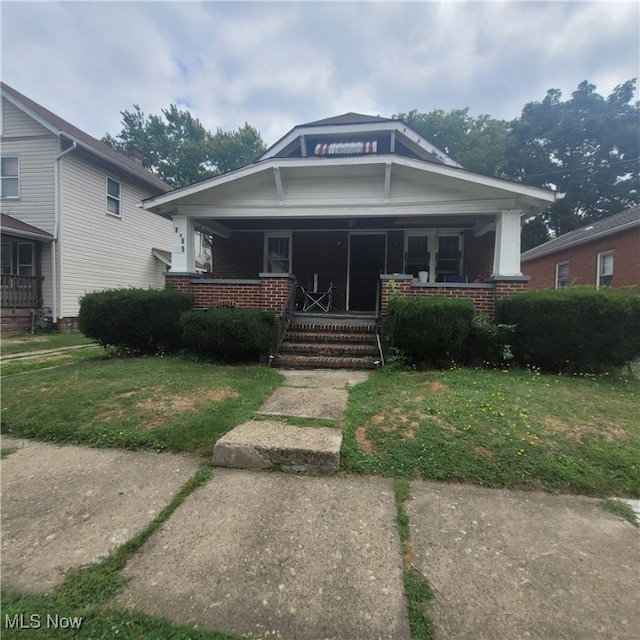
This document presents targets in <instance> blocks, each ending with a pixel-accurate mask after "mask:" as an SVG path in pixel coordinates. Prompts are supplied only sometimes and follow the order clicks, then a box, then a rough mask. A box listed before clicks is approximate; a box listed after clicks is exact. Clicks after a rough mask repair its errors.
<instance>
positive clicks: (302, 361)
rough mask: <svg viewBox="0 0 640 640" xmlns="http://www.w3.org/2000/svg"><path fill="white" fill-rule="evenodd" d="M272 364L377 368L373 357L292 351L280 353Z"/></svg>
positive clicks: (324, 367)
mask: <svg viewBox="0 0 640 640" xmlns="http://www.w3.org/2000/svg"><path fill="white" fill-rule="evenodd" d="M272 366H274V367H283V368H287V369H359V370H363V371H366V370H368V369H375V368H376V360H375V359H374V358H373V357H366V358H358V357H353V356H306V355H299V354H292V353H280V354H279V355H278V356H277V357H276V358H275V359H274V361H273V364H272Z"/></svg>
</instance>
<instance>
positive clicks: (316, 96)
mask: <svg viewBox="0 0 640 640" xmlns="http://www.w3.org/2000/svg"><path fill="white" fill-rule="evenodd" d="M0 17H1V22H2V31H1V35H2V44H1V55H2V68H1V74H2V80H3V81H4V82H6V83H8V84H9V85H11V86H13V87H14V88H15V89H17V90H18V91H21V92H22V93H24V94H25V95H27V96H28V97H30V98H32V99H34V100H35V101H37V102H39V103H40V104H42V105H43V106H45V107H47V108H48V109H50V110H51V111H53V112H54V113H56V114H57V115H59V116H61V117H63V118H65V119H66V120H68V121H70V122H71V123H73V124H75V125H76V126H78V127H80V128H81V129H83V130H85V131H86V132H87V133H90V134H91V135H94V136H96V137H98V138H99V137H101V136H102V135H104V134H105V133H106V132H111V133H117V132H118V131H119V130H120V114H119V112H120V111H121V110H123V109H132V106H133V105H134V104H139V105H140V107H141V108H142V109H143V111H144V112H145V113H160V110H161V109H162V108H163V107H167V106H168V105H169V104H172V103H173V104H177V105H179V106H181V107H182V108H187V109H189V110H190V111H191V113H192V114H193V115H195V116H196V117H198V118H200V120H201V121H202V122H203V124H204V125H205V126H206V127H208V128H210V129H212V130H215V128H216V127H221V128H222V129H225V130H227V129H235V128H237V127H238V126H241V125H242V124H244V122H249V123H250V124H252V125H253V126H255V127H256V128H257V129H258V130H259V131H260V132H261V134H262V137H263V138H264V140H265V142H266V143H267V144H271V143H273V142H275V141H276V140H277V139H278V138H279V137H280V136H282V135H283V134H285V133H286V132H287V131H288V130H289V129H290V128H291V127H292V126H294V125H295V124H299V123H303V122H309V121H312V120H317V119H320V118H325V117H328V116H332V115H337V114H340V113H344V112H346V111H357V112H361V113H369V114H373V115H382V116H391V115H392V114H394V113H399V112H403V111H409V110H411V109H417V110H419V111H424V112H427V111H431V110H433V109H444V110H449V109H457V108H463V107H469V108H470V110H471V113H472V115H480V114H482V113H487V114H489V115H491V116H493V117H496V118H505V119H511V118H514V117H516V116H518V115H519V114H520V112H521V111H522V107H523V106H524V104H525V103H527V102H529V101H534V100H542V99H543V98H544V96H545V94H546V91H547V89H549V88H552V87H553V88H558V89H561V90H562V92H563V95H564V96H565V97H569V96H570V93H571V91H572V90H574V89H575V88H576V86H577V84H578V83H579V82H581V81H583V80H589V81H590V82H592V83H593V84H595V85H596V86H597V89H598V92H599V93H601V94H603V95H608V94H609V93H610V92H611V90H612V89H613V88H614V87H615V86H616V85H618V84H620V83H622V82H624V81H625V80H628V79H630V78H633V77H637V76H638V75H639V74H640V68H639V67H640V63H639V56H640V53H639V51H640V5H639V4H638V3H637V2H617V1H615V0H609V1H604V2H542V1H528V2H525V1H520V0H511V1H508V2H452V1H450V2H430V1H424V0H423V1H421V2H401V1H397V2H371V1H364V2H328V1H326V0H325V1H322V2H305V1H302V0H298V1H295V2H238V1H235V2H217V1H212V0H210V1H205V2H152V1H142V0H138V1H137V2H131V1H110V2H91V1H83V2H29V1H26V0H23V1H21V2H11V1H10V0H2V4H1V15H0Z"/></svg>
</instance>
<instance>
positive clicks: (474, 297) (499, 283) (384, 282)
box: [381, 275, 528, 318]
mask: <svg viewBox="0 0 640 640" xmlns="http://www.w3.org/2000/svg"><path fill="white" fill-rule="evenodd" d="M381 278H382V279H381V287H382V295H381V301H382V304H381V313H382V314H383V315H384V314H385V313H386V309H387V305H388V304H389V299H390V298H391V296H392V295H393V290H394V289H395V290H396V291H397V292H398V293H399V294H400V295H401V296H403V297H405V298H417V297H421V296H445V297H448V298H463V299H465V300H471V301H472V302H473V306H474V307H475V309H476V311H477V312H478V313H484V314H485V315H487V316H489V317H490V318H493V317H494V315H495V301H496V300H499V299H500V298H504V297H506V296H509V295H512V294H514V293H519V292H521V291H525V290H526V288H527V281H528V279H527V278H525V277H522V278H511V279H508V280H494V281H493V282H486V283H480V284H476V283H473V284H456V285H452V284H445V283H442V284H441V283H436V284H422V283H419V282H418V281H417V280H416V279H415V278H412V277H411V276H407V275H395V276H391V275H389V276H386V275H385V276H382V277H381ZM392 282H393V283H394V284H393V285H392V284H391V283H392Z"/></svg>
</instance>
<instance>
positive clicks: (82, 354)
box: [2, 345, 106, 377]
mask: <svg viewBox="0 0 640 640" xmlns="http://www.w3.org/2000/svg"><path fill="white" fill-rule="evenodd" d="M101 356H105V351H103V350H102V349H101V348H100V347H98V346H97V345H93V346H92V345H89V346H87V347H86V348H83V349H75V350H72V351H65V352H60V353H53V354H48V355H47V354H43V355H40V356H29V357H27V358H11V359H8V360H3V362H2V376H3V377H5V376H10V375H15V374H21V373H29V372H31V371H38V370H39V369H51V368H54V367H61V366H65V365H69V364H73V363H75V362H80V361H81V360H92V359H95V358H97V357H101ZM105 357H106V356H105Z"/></svg>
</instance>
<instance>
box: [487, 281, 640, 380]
mask: <svg viewBox="0 0 640 640" xmlns="http://www.w3.org/2000/svg"><path fill="white" fill-rule="evenodd" d="M496 319H497V321H498V322H503V323H506V324H515V325H517V326H516V330H515V335H514V339H513V346H512V349H513V354H514V356H515V358H516V360H517V361H518V362H520V363H521V364H532V365H535V366H538V367H540V368H542V369H545V370H553V371H574V372H594V373H595V372H601V371H604V370H605V369H606V368H607V367H610V366H620V365H623V364H625V363H626V362H629V361H630V360H633V359H634V358H635V357H637V356H638V355H639V354H640V296H639V295H638V294H636V293H633V292H630V291H627V290H620V289H611V288H604V289H598V290H596V289H593V288H589V287H568V288H566V289H561V290H559V291H556V290H553V289H545V290H532V291H526V292H523V293H519V294H516V295H513V296H510V297H508V298H503V299H502V300H499V301H498V302H497V303H496Z"/></svg>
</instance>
